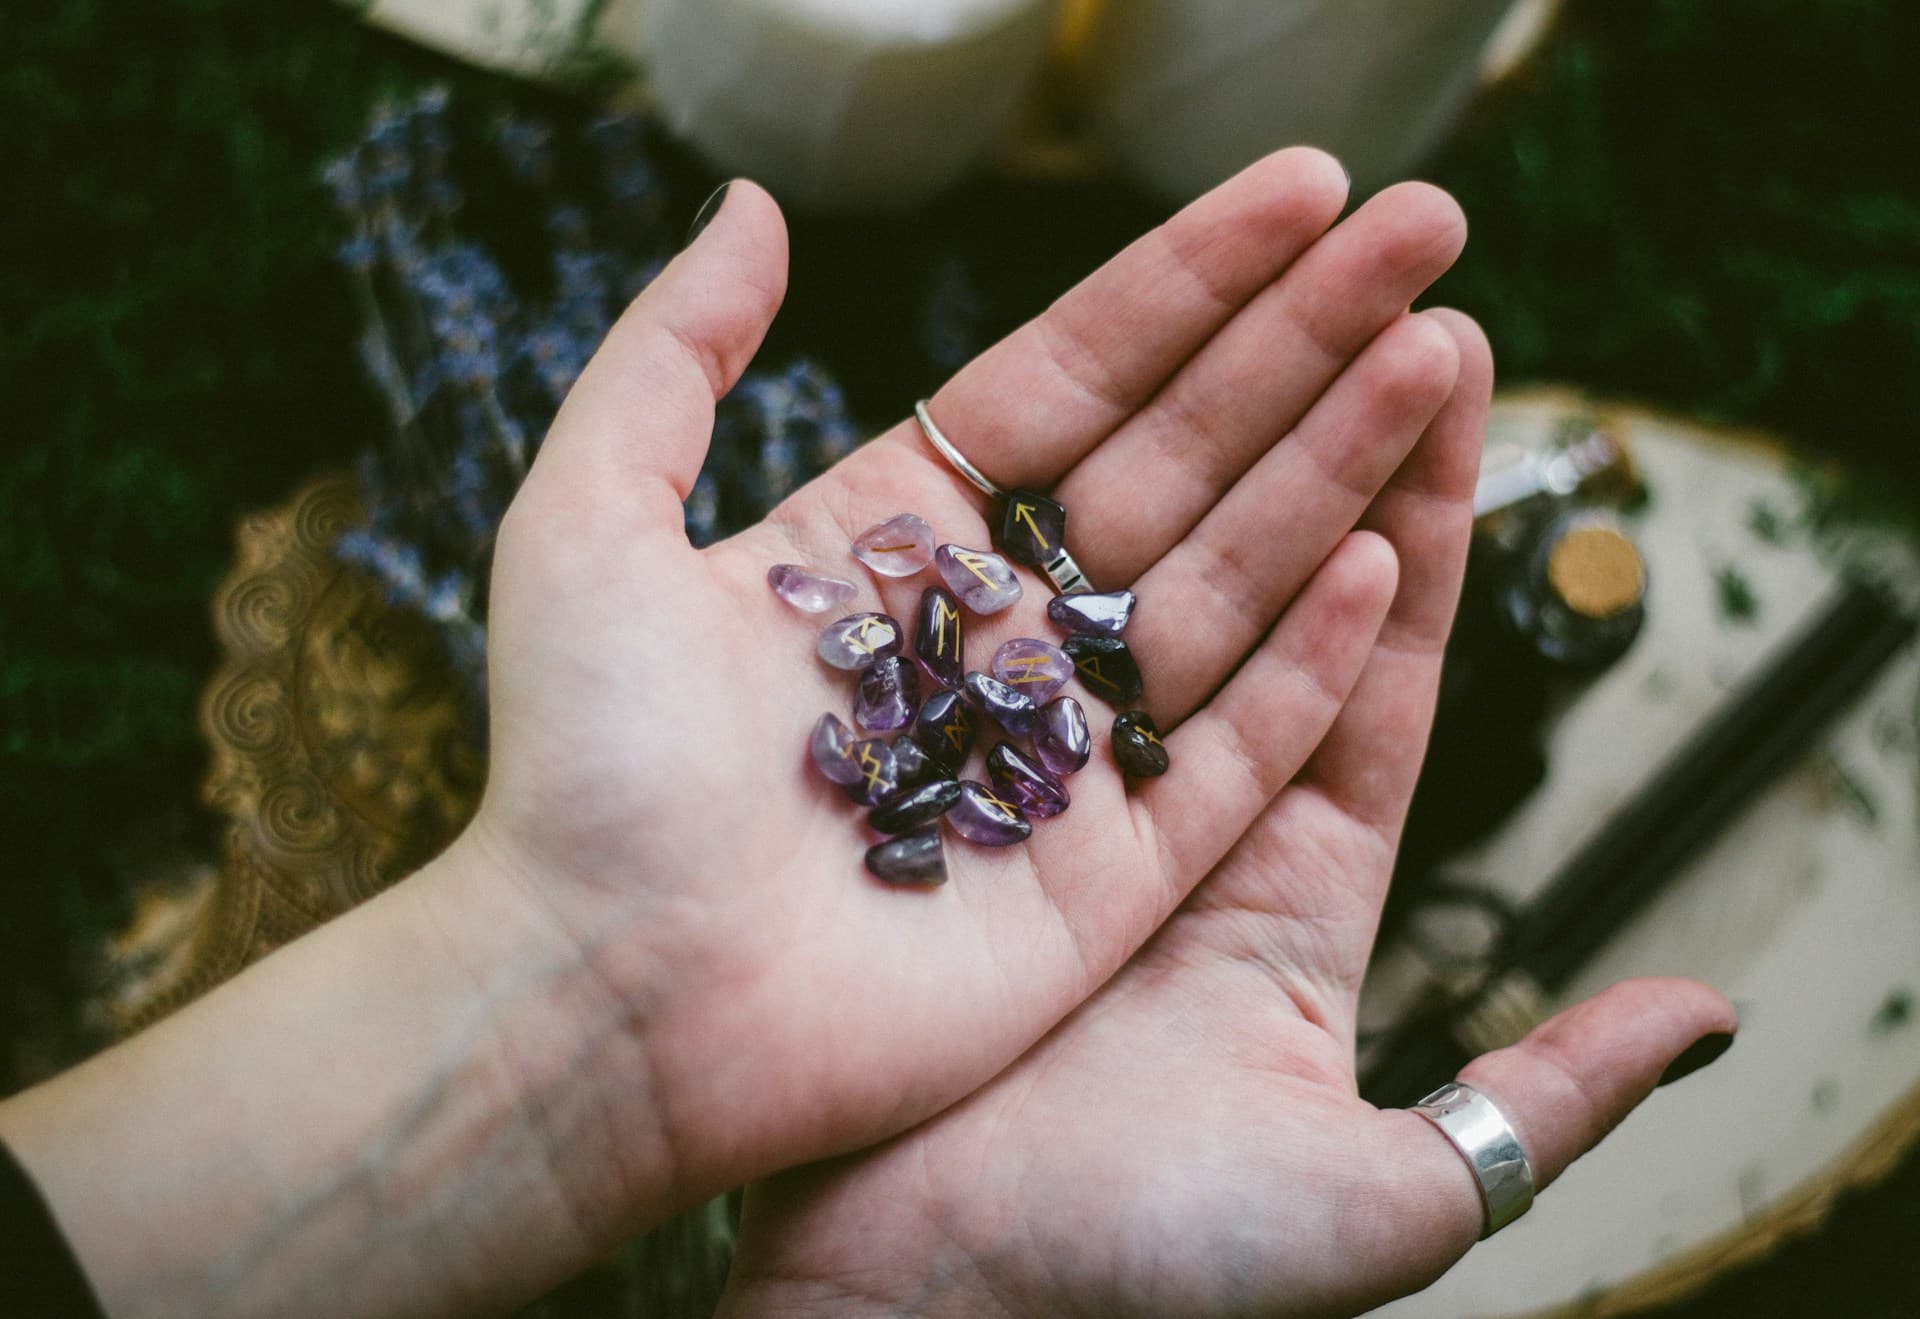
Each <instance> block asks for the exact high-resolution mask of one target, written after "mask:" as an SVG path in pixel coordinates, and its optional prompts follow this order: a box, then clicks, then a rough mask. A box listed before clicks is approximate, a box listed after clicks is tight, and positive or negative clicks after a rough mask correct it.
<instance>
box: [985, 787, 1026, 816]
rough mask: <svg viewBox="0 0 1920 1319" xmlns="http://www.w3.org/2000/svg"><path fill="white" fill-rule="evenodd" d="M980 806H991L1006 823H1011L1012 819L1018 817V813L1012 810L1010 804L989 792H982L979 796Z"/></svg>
mask: <svg viewBox="0 0 1920 1319" xmlns="http://www.w3.org/2000/svg"><path fill="white" fill-rule="evenodd" d="M980 804H981V805H983V806H992V807H995V808H997V809H998V810H999V811H1000V814H1001V818H1002V819H1004V820H1006V821H1007V822H1008V823H1012V822H1013V820H1014V818H1015V817H1016V816H1018V815H1019V812H1018V811H1016V810H1014V808H1013V804H1012V803H1011V802H1004V801H1001V800H1000V799H999V798H998V797H996V796H994V795H993V794H992V793H990V792H983V793H981V794H980Z"/></svg>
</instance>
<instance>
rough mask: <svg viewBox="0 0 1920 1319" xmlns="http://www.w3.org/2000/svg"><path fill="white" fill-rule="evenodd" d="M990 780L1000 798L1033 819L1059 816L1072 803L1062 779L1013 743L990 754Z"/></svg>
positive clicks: (988, 767)
mask: <svg viewBox="0 0 1920 1319" xmlns="http://www.w3.org/2000/svg"><path fill="white" fill-rule="evenodd" d="M987 777H988V778H990V779H992V780H993V786H994V787H995V788H996V789H998V791H999V793H1000V795H1001V796H1002V797H1004V798H1005V799H1006V800H1008V801H1010V802H1012V803H1013V804H1014V805H1015V806H1018V807H1019V808H1020V809H1021V810H1022V811H1023V812H1025V814H1026V816H1027V818H1028V819H1030V820H1044V819H1047V818H1048V817H1050V816H1054V815H1058V814H1060V812H1062V811H1064V810H1066V809H1067V807H1068V806H1069V805H1070V804H1071V803H1072V799H1071V798H1070V797H1068V796H1067V790H1066V788H1065V786H1063V785H1062V784H1061V782H1060V780H1059V779H1056V778H1055V777H1054V776H1053V775H1051V774H1049V773H1047V771H1046V770H1045V769H1044V768H1042V767H1041V765H1040V762H1038V761H1037V760H1034V759H1033V758H1032V757H1030V756H1028V755H1027V753H1026V752H1024V751H1022V750H1021V749H1020V748H1019V747H1017V746H1015V745H1013V743H1011V742H1002V743H1001V744H1000V745H999V746H996V747H995V748H994V749H993V750H991V751H989V752H988V753H987Z"/></svg>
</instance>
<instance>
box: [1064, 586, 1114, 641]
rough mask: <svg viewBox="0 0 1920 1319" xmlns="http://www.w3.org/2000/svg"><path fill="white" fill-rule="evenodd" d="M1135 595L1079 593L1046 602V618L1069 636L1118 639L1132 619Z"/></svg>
mask: <svg viewBox="0 0 1920 1319" xmlns="http://www.w3.org/2000/svg"><path fill="white" fill-rule="evenodd" d="M1135 602H1136V597H1135V596H1134V594H1133V592H1132V591H1100V592H1094V591H1077V592H1075V593H1074V594H1072V595H1056V596H1054V597H1053V599H1051V600H1049V601H1047V617H1048V618H1051V619H1052V620H1053V621H1054V622H1056V623H1058V624H1059V625H1060V626H1061V627H1064V628H1065V629H1066V630H1067V631H1069V632H1092V633H1096V634H1098V635H1100V636H1107V637H1117V636H1119V635H1120V634H1121V633H1122V632H1123V631H1125V630H1126V626H1127V620H1128V619H1130V618H1132V617H1133V606H1134V604H1135Z"/></svg>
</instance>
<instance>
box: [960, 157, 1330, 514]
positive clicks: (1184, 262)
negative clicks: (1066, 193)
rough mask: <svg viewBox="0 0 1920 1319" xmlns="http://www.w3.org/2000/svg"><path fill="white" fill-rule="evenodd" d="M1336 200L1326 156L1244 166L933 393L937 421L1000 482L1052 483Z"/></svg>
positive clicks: (1280, 265) (1326, 221) (1311, 235)
mask: <svg viewBox="0 0 1920 1319" xmlns="http://www.w3.org/2000/svg"><path fill="white" fill-rule="evenodd" d="M1346 197H1347V181H1346V172H1345V171H1344V170H1343V169H1341V167H1340V165H1339V163H1338V162H1337V161H1335V160H1334V159H1333V158H1332V157H1331V156H1329V155H1327V154H1326V153H1325V152H1322V151H1316V150H1313V149H1311V148H1306V147H1295V148H1291V149H1289V150H1286V151H1279V152H1276V153H1274V154H1273V155H1270V156H1268V157H1266V158H1265V159H1263V160H1260V161H1258V162H1256V163H1254V164H1253V165H1250V166H1248V167H1247V168H1246V169H1244V170H1242V171H1241V172H1240V173H1238V174H1236V175H1235V176H1234V177H1232V178H1231V179H1228V180H1227V181H1226V182H1225V183H1223V184H1221V185H1220V186H1219V187H1217V188H1215V189H1214V190H1213V191H1211V192H1209V193H1207V194H1206V195H1205V196H1203V197H1201V198H1200V199H1199V200H1197V201H1195V202H1193V203H1191V204H1190V205H1188V206H1187V207H1186V208H1185V209H1183V210H1182V211H1180V213H1179V214H1177V215H1175V216H1174V217H1173V218H1172V219H1170V220H1168V221H1167V222H1166V223H1165V224H1162V225H1161V226H1159V227H1158V228H1156V229H1154V230H1152V231H1151V232H1150V233H1148V234H1146V235H1144V236H1143V237H1141V238H1140V239H1138V240H1136V241H1135V242H1134V243H1133V244H1132V245H1130V246H1129V247H1127V248H1126V249H1125V250H1124V251H1122V252H1121V253H1120V254H1119V255H1118V256H1115V257H1114V258H1113V259H1112V260H1111V261H1109V262H1107V263H1106V264H1105V265H1104V266H1102V267H1101V268H1100V269H1099V270H1097V271H1095V272H1094V273H1093V274H1092V275H1090V276H1088V277H1087V278H1086V279H1085V280H1083V281H1082V282H1081V283H1080V284H1079V285H1077V286H1076V287H1074V288H1073V289H1072V290H1070V291H1069V292H1067V293H1066V294H1065V295H1064V296H1062V297H1061V298H1060V299H1059V300H1058V301H1057V302H1055V303H1054V304H1053V305H1052V306H1051V307H1049V308H1048V309H1047V310H1046V311H1045V312H1043V313H1042V314H1041V315H1040V316H1039V317H1037V318H1035V319H1034V320H1032V321H1030V322H1028V323H1027V324H1026V325H1024V326H1022V327H1021V328H1020V329H1018V330H1015V331H1014V332H1013V333H1012V334H1011V335H1009V336H1008V337H1007V338H1006V339H1003V340H1002V341H1001V342H1000V343H998V344H996V345H994V346H993V347H992V348H990V349H988V350H987V351H986V352H985V353H982V354H981V355H980V356H979V357H978V358H976V359H975V360H974V361H973V362H971V363H970V364H968V366H967V367H966V368H965V369H964V370H962V371H961V372H960V373H959V374H958V375H956V376H955V377H954V378H953V379H952V380H951V381H949V382H948V383H947V385H946V386H945V387H944V388H942V389H941V390H940V392H939V393H938V394H936V395H935V396H934V397H933V399H932V402H931V407H932V410H933V415H934V417H935V418H936V419H937V420H938V421H939V422H940V424H941V428H942V429H943V430H945V431H946V432H947V434H948V435H949V436H950V437H951V438H952V439H953V441H954V443H955V444H956V445H958V446H959V447H960V449H961V452H963V453H965V454H966V455H967V456H968V458H970V459H971V460H972V461H973V463H974V464H975V466H977V467H979V468H980V469H981V470H982V471H983V472H985V473H986V474H987V476H989V477H990V478H992V479H993V480H994V481H995V482H997V483H998V484H1000V485H1002V486H1005V487H1009V488H1011V487H1017V486H1023V485H1038V486H1051V485H1052V484H1053V483H1054V482H1055V481H1057V480H1058V479H1059V477H1060V474H1061V473H1062V472H1064V471H1066V470H1067V469H1068V468H1069V467H1071V466H1072V465H1073V463H1074V462H1075V461H1077V460H1078V459H1079V458H1080V457H1081V456H1082V455H1083V454H1085V453H1087V452H1088V451H1089V450H1091V449H1092V448H1093V447H1094V446H1095V445H1097V444H1098V443H1099V442H1100V441H1101V440H1102V439H1104V438H1105V437H1106V436H1107V435H1108V434H1109V433H1110V432H1111V431H1112V430H1113V429H1114V428H1115V427H1116V426H1118V425H1119V424H1120V423H1121V422H1123V421H1125V420H1126V419H1127V418H1128V417H1129V416H1131V415H1132V414H1133V412H1134V411H1135V409H1137V408H1139V407H1140V406H1141V405H1142V404H1143V403H1145V402H1146V401H1147V399H1148V398H1150V397H1151V396H1152V395H1153V393H1154V391H1155V390H1157V389H1159V388H1160V386H1161V384H1162V382H1164V381H1165V380H1166V379H1167V377H1168V376H1170V375H1172V374H1173V373H1174V372H1175V371H1176V370H1178V369H1179V368H1180V365H1181V363H1183V362H1185V361H1186V360H1187V359H1188V358H1189V357H1191V356H1192V355H1193V354H1194V353H1195V352H1197V351H1199V349H1200V348H1201V346H1202V345H1203V344H1205V343H1206V342H1207V341H1208V339H1210V338H1212V337H1213V335H1214V333H1215V332H1216V331H1217V330H1219V328H1220V327H1221V326H1222V325H1224V324H1226V323H1227V321H1228V320H1230V319H1231V318H1232V317H1233V315H1234V313H1235V312H1237V311H1238V310H1239V309H1240V308H1241V307H1242V306H1243V305H1244V304H1245V303H1246V302H1247V301H1248V300H1249V299H1251V298H1252V297H1253V296H1254V295H1255V294H1257V293H1258V292H1259V291H1260V290H1261V289H1263V288H1265V287H1266V286H1267V285H1268V284H1269V283H1271V282H1272V281H1273V279H1274V278H1275V277H1276V276H1277V275H1279V274H1280V272H1281V271H1283V270H1285V269H1286V268H1287V266H1288V265H1289V264H1291V263H1292V261H1293V260H1294V259H1295V258H1296V257H1297V256H1299V255H1300V254H1301V253H1302V252H1304V251H1306V250H1307V248H1308V247H1309V246H1311V245H1312V243H1313V241H1314V240H1315V239H1316V238H1318V237H1319V236H1320V235H1321V234H1322V233H1323V232H1325V230H1326V229H1327V227H1328V226H1329V225H1331V224H1332V223H1333V222H1334V220H1335V219H1336V218H1338V216H1339V214H1340V208H1341V207H1342V206H1344V205H1345V204H1346Z"/></svg>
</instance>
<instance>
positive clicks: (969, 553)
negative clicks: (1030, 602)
mask: <svg viewBox="0 0 1920 1319" xmlns="http://www.w3.org/2000/svg"><path fill="white" fill-rule="evenodd" d="M933 566H934V567H935V568H937V569H938V570H939V572H940V580H941V581H943V582H945V583H946V584H947V588H948V589H949V590H951V591H952V592H953V593H954V594H955V595H957V596H959V597H960V603H962V604H964V605H965V606H966V607H967V608H969V609H971V610H973V612H974V613H976V614H997V613H999V612H1000V611H1001V610H1002V609H1005V608H1006V607H1007V606H1009V605H1011V604H1012V603H1013V602H1014V601H1016V600H1018V599H1019V598H1020V579H1019V578H1018V577H1016V576H1014V574H1013V565H1012V564H1010V563H1008V562H1007V561H1006V560H1005V559H1003V558H1001V557H1000V556H999V555H998V554H994V553H992V552H991V551H989V550H969V549H964V548H962V547H961V546H958V545H942V546H941V547H940V548H939V549H937V550H935V551H934V553H933Z"/></svg>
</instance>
